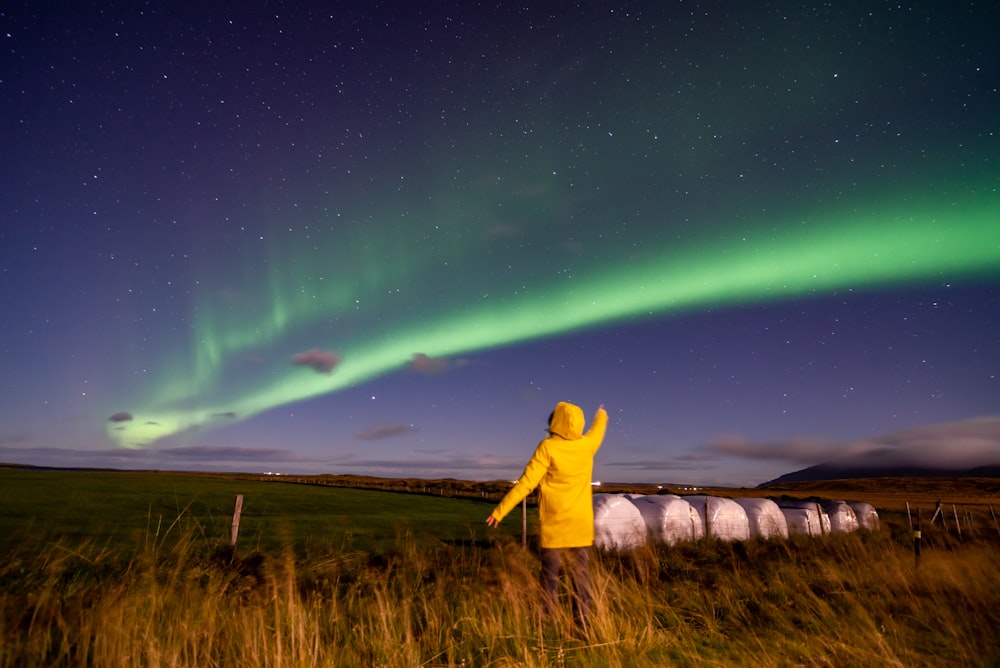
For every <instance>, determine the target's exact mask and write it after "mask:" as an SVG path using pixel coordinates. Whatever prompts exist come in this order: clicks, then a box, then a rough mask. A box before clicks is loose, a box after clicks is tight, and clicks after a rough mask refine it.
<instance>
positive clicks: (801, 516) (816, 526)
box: [776, 499, 830, 536]
mask: <svg viewBox="0 0 1000 668" xmlns="http://www.w3.org/2000/svg"><path fill="white" fill-rule="evenodd" d="M776 503H777V504H778V507H779V508H781V514H782V515H784V516H785V522H786V524H787V525H788V533H789V534H794V533H801V534H805V535H807V536H820V535H822V534H825V533H830V518H829V517H828V516H827V514H826V513H825V512H824V511H823V507H822V506H820V505H819V504H818V503H816V502H815V501H801V500H799V499H781V500H779V501H776Z"/></svg>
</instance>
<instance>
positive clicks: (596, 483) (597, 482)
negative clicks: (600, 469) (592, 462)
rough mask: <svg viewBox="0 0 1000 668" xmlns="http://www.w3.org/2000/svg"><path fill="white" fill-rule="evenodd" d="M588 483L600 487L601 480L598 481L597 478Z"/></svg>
mask: <svg viewBox="0 0 1000 668" xmlns="http://www.w3.org/2000/svg"><path fill="white" fill-rule="evenodd" d="M590 484H591V486H593V487H600V486H601V481H600V480H597V481H595V482H592V483H590Z"/></svg>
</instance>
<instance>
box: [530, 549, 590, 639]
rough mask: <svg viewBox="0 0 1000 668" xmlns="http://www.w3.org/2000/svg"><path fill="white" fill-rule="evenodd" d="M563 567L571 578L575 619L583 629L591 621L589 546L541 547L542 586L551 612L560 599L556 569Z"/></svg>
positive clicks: (557, 571)
mask: <svg viewBox="0 0 1000 668" xmlns="http://www.w3.org/2000/svg"><path fill="white" fill-rule="evenodd" d="M563 568H566V569H567V570H568V571H569V575H570V580H571V581H572V582H573V611H574V618H575V619H576V623H577V625H578V626H579V627H580V628H583V629H586V628H587V625H588V624H589V622H590V601H591V598H592V593H591V586H590V548H589V547H560V548H546V547H543V548H542V590H543V591H544V592H545V609H546V611H547V612H548V614H549V616H550V617H551V616H553V615H554V614H555V612H556V610H557V609H558V602H559V573H560V571H561V570H562V569H563Z"/></svg>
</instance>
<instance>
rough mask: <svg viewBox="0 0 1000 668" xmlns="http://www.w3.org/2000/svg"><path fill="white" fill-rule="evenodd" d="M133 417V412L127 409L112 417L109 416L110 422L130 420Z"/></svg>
mask: <svg viewBox="0 0 1000 668" xmlns="http://www.w3.org/2000/svg"><path fill="white" fill-rule="evenodd" d="M131 419H132V414H131V413H129V412H126V411H120V412H118V413H115V414H114V415H112V416H111V417H109V418H108V421H109V422H128V421H129V420H131Z"/></svg>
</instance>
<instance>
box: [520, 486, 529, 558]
mask: <svg viewBox="0 0 1000 668" xmlns="http://www.w3.org/2000/svg"><path fill="white" fill-rule="evenodd" d="M521 547H523V548H524V549H528V497H524V498H523V499H521Z"/></svg>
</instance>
